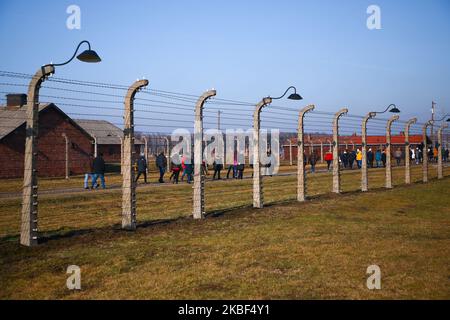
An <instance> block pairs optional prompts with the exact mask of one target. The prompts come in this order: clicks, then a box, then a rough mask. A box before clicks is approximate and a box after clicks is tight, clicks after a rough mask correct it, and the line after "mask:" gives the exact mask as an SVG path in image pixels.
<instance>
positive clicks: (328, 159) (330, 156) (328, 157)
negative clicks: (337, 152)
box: [324, 151, 333, 171]
mask: <svg viewBox="0 0 450 320" xmlns="http://www.w3.org/2000/svg"><path fill="white" fill-rule="evenodd" d="M324 159H325V161H326V162H327V170H328V171H330V167H331V163H332V162H333V154H332V153H331V152H330V151H328V152H327V153H325V157H324Z"/></svg>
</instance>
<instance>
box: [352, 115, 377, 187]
mask: <svg viewBox="0 0 450 320" xmlns="http://www.w3.org/2000/svg"><path fill="white" fill-rule="evenodd" d="M375 116H376V113H375V112H369V113H368V114H367V115H366V116H365V117H364V119H363V121H362V125H361V152H362V163H361V191H362V192H366V191H368V190H369V179H368V175H367V121H369V119H371V118H373V117H375ZM354 149H355V148H353V150H354Z"/></svg>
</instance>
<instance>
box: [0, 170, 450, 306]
mask: <svg viewBox="0 0 450 320" xmlns="http://www.w3.org/2000/svg"><path fill="white" fill-rule="evenodd" d="M394 172H396V171H394ZM357 174H359V173H356V172H355V173H346V174H344V175H343V180H344V181H343V184H350V183H352V182H355V180H357V178H356V175H357ZM278 179H281V180H278ZM283 179H288V178H286V177H283V178H272V179H270V178H268V179H266V199H267V200H269V201H272V202H273V201H278V200H283V199H284V198H285V197H283V196H282V194H283V192H279V193H277V195H275V194H273V195H272V196H270V195H267V193H269V194H270V193H273V192H270V191H269V190H270V189H271V188H272V190H275V189H283V185H284V184H288V185H290V184H292V183H291V181H289V180H287V181H285V182H282V181H284V180H283ZM321 179H324V180H325V179H326V180H329V176H327V174H322V175H316V176H314V178H311V179H310V180H309V190H310V192H312V193H314V194H315V193H317V192H320V188H321V182H320V181H321ZM397 180H398V181H399V179H397ZM238 183H245V182H238ZM223 184H224V185H225V184H229V185H230V186H233V188H234V189H236V190H239V188H240V187H236V183H235V182H231V181H230V182H224V183H223ZM217 186H219V184H217ZM326 186H327V187H328V185H327V184H326ZM243 187H247V186H243ZM449 187H450V179H449V178H448V177H447V178H445V179H444V180H440V181H437V180H434V181H432V182H430V183H428V184H421V183H418V184H413V185H411V186H401V187H397V188H395V189H393V190H383V189H379V190H373V191H370V192H368V193H364V194H363V193H359V192H348V193H346V194H343V195H330V194H328V195H324V196H322V197H320V199H313V200H312V201H307V202H305V203H297V202H295V201H291V202H284V203H279V204H273V205H269V206H267V207H266V208H264V209H261V210H256V209H252V208H241V209H237V210H232V211H227V212H225V213H223V214H217V215H210V216H209V217H208V218H207V219H205V220H203V221H194V220H192V219H191V218H183V219H178V220H174V221H171V222H167V223H151V224H148V225H145V226H144V225H143V226H141V227H140V228H138V230H137V231H136V232H125V231H121V230H120V229H119V228H118V227H117V226H116V227H114V228H112V227H109V226H106V227H104V228H102V227H101V225H98V226H97V227H96V228H93V229H89V230H86V232H84V233H82V232H80V233H79V234H68V235H65V236H63V235H62V236H60V237H56V238H50V239H47V240H46V241H45V242H44V243H42V244H41V245H40V246H38V247H35V248H25V247H20V246H19V245H18V244H17V241H16V239H14V238H4V239H3V240H1V241H0V261H1V263H0V283H1V286H2V287H1V290H0V298H1V299H26V298H32V299H37V298H41V299H48V298H56V299H102V298H112V299H133V298H142V299H181V298H186V299H203V298H204V299H213V298H218V299H221V298H229V299H318V298H324V299H334V298H346V299H374V298H387V299H405V298H412V299H423V298H424V299H449V298H450V289H449V288H450V208H449V204H450V201H449V195H450V192H449ZM177 188H178V189H177ZM209 188H210V189H209V190H208V195H209V197H212V192H213V191H214V190H213V189H214V188H215V186H213V184H211V186H210V187H209ZM346 188H349V186H348V187H346ZM154 189H155V188H154ZM163 189H164V188H158V190H152V195H153V196H154V197H156V198H160V197H161V194H159V193H158V192H160V190H163ZM174 189H177V192H178V193H183V192H185V191H184V189H185V186H179V187H174ZM223 189H224V186H223V185H222V186H220V190H223ZM188 191H189V190H188ZM153 192H155V193H153ZM164 192H167V191H164ZM186 195H188V193H186ZM189 195H190V193H189ZM219 196H220V195H219ZM245 196H246V197H247V196H248V195H245ZM286 196H289V197H291V196H292V195H291V194H286ZM91 197H94V199H96V201H99V202H101V203H102V204H101V206H102V208H103V209H104V210H105V211H111V210H116V211H117V212H118V211H119V208H116V207H115V206H118V203H116V202H117V201H116V200H113V199H114V198H113V197H117V195H114V193H111V194H109V193H104V194H100V193H99V194H96V195H91ZM142 197H143V196H142V195H141V198H142ZM148 198H150V196H149V197H148ZM152 198H153V197H152ZM221 200H223V197H221ZM48 201H50V200H48ZM141 201H142V200H141ZM145 201H147V202H146V204H145V207H149V208H151V207H152V206H157V205H156V200H155V202H151V201H150V200H145ZM230 201H234V200H230ZM76 202H77V198H70V197H68V198H67V197H66V196H64V197H62V198H61V199H59V200H51V202H46V201H44V205H47V206H53V207H54V209H55V208H57V207H59V208H61V207H63V208H65V210H67V211H66V214H67V215H68V216H72V215H77V212H79V211H80V208H78V207H76V206H75V203H76ZM160 202H162V201H161V199H159V201H158V203H160ZM168 202H169V201H168ZM170 202H172V201H170ZM113 203H114V204H113ZM2 206H4V203H2ZM189 206H190V203H186V204H184V208H185V209H186V212H189V211H190V208H189ZM212 207H213V206H212ZM212 207H211V208H212ZM140 208H141V209H140V211H139V212H141V215H144V214H148V218H151V219H153V220H152V221H155V219H158V218H163V217H166V215H165V213H164V209H163V207H158V210H159V211H160V214H157V213H152V214H151V213H150V211H149V212H148V213H144V212H145V209H144V208H142V204H141V205H140ZM55 210H56V209H55ZM101 211H102V210H100V209H99V214H100V212H101ZM89 214H94V213H93V212H92V213H89ZM169 216H170V214H169ZM77 219H78V221H79V223H80V224H82V219H81V218H80V217H79V216H78V218H77ZM117 221H118V217H116V219H112V221H111V223H112V222H117ZM73 264H75V265H78V266H80V268H81V277H82V278H81V279H82V280H81V282H82V290H81V291H77V292H74V291H69V290H68V289H67V288H66V286H65V283H66V279H67V277H68V276H67V275H66V273H65V272H66V268H67V267H68V266H69V265H73ZM372 264H377V265H379V266H380V268H381V273H382V289H381V290H376V291H371V290H368V289H367V288H366V286H365V283H366V277H367V275H366V269H367V267H368V266H369V265H372Z"/></svg>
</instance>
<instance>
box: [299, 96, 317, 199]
mask: <svg viewBox="0 0 450 320" xmlns="http://www.w3.org/2000/svg"><path fill="white" fill-rule="evenodd" d="M314 108H315V107H314V105H309V106H307V107H305V108H303V109H302V110H300V113H299V115H298V130H297V200H298V201H300V202H302V201H305V199H306V173H305V159H304V153H305V148H304V145H305V141H304V125H303V121H304V118H305V114H306V113H307V112H310V111H312V110H314Z"/></svg>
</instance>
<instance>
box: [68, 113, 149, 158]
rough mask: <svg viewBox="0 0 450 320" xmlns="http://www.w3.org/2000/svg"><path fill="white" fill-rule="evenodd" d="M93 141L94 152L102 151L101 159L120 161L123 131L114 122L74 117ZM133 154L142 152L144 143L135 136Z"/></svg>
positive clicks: (137, 154)
mask: <svg viewBox="0 0 450 320" xmlns="http://www.w3.org/2000/svg"><path fill="white" fill-rule="evenodd" d="M74 121H75V122H76V123H77V124H78V125H79V126H80V127H82V128H83V129H84V130H85V131H86V132H88V133H89V135H90V136H91V137H92V139H93V141H94V152H95V148H97V154H100V153H102V154H103V159H105V162H108V163H120V159H121V156H122V138H123V131H122V130H121V129H120V128H119V127H116V126H115V125H114V124H112V123H110V122H108V121H105V120H89V119H74ZM134 148H135V150H134V151H135V156H136V157H137V156H139V154H140V153H141V152H143V151H144V150H143V148H144V143H143V141H142V140H141V139H138V138H135V141H134Z"/></svg>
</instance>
